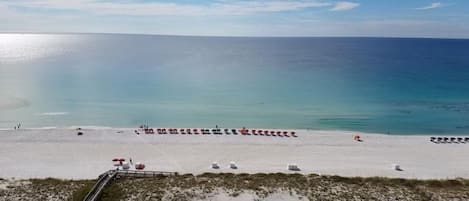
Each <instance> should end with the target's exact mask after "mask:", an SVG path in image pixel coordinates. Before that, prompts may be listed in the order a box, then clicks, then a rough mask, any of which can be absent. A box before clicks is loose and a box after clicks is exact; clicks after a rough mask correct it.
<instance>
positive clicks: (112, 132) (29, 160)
mask: <svg viewBox="0 0 469 201" xmlns="http://www.w3.org/2000/svg"><path fill="white" fill-rule="evenodd" d="M76 128H77V127H67V128H48V129H28V128H25V129H23V128H22V129H20V130H0V139H2V140H1V141H0V153H2V154H1V158H2V160H0V166H2V169H3V170H2V172H0V178H12V177H15V178H23V179H27V178H46V177H54V178H62V179H92V178H96V177H97V176H98V175H99V174H101V173H103V172H104V171H106V170H109V169H111V168H114V166H113V164H112V162H111V160H112V158H115V157H123V158H126V159H129V158H132V159H133V160H134V162H137V161H140V162H143V163H145V164H146V166H147V167H146V169H145V170H158V171H170V172H178V173H181V174H184V173H192V174H201V173H205V172H212V173H218V172H223V173H227V172H231V173H275V172H281V173H300V174H311V173H315V174H320V175H339V176H345V177H354V176H360V177H374V176H378V177H390V178H415V179H448V178H458V177H461V178H469V172H467V168H465V167H468V166H469V161H467V160H466V159H467V157H469V154H468V153H469V143H441V144H436V143H432V142H430V141H429V140H430V138H429V137H430V136H434V135H387V134H377V133H362V132H353V131H318V130H298V129H296V130H295V129H292V130H290V129H281V130H285V131H295V132H296V135H298V137H297V138H295V137H273V136H255V135H250V136H243V135H226V134H222V135H214V134H210V135H202V134H200V135H195V134H192V135H189V134H185V135H184V134H166V135H165V134H143V133H142V134H140V135H136V134H135V133H133V132H134V130H135V129H132V128H109V127H107V128H104V127H86V126H85V127H80V128H82V130H81V131H83V133H84V134H83V135H82V136H77V130H76ZM270 130H277V129H270ZM357 133H359V134H360V136H361V137H362V139H363V141H362V142H357V141H354V140H353V139H352V137H353V135H355V134H357ZM214 161H216V162H218V164H219V165H220V169H212V168H211V167H210V166H211V164H212V162H214ZM231 161H234V162H236V164H237V165H238V166H239V168H238V169H230V168H228V167H227V166H228V165H229V163H230V162H231ZM288 164H297V165H298V167H299V168H300V170H301V171H289V170H287V165H288ZM395 164H398V165H400V166H401V168H402V169H403V171H396V170H394V169H393V165H395Z"/></svg>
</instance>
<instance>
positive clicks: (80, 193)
mask: <svg viewBox="0 0 469 201" xmlns="http://www.w3.org/2000/svg"><path fill="white" fill-rule="evenodd" d="M95 182H96V181H94V180H86V181H83V185H82V186H81V188H79V189H77V190H75V191H74V192H73V194H72V198H71V200H72V201H83V199H84V198H85V196H86V194H88V192H90V191H91V189H92V188H93V186H94V184H95Z"/></svg>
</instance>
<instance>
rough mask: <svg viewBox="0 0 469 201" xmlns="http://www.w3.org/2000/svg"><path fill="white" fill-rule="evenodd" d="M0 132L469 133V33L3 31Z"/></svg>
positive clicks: (0, 67) (0, 56)
mask: <svg viewBox="0 0 469 201" xmlns="http://www.w3.org/2000/svg"><path fill="white" fill-rule="evenodd" d="M0 98H1V99H0V127H3V128H4V127H8V128H10V127H13V126H14V125H15V124H16V123H18V122H22V124H23V126H25V127H42V126H72V125H99V126H114V127H133V126H136V125H140V124H142V123H146V124H150V125H152V126H165V127H170V126H179V127H208V126H214V125H219V126H227V127H228V126H229V127H241V126H247V127H273V128H280V127H281V128H310V129H339V130H354V131H366V132H382V133H388V132H389V133H398V134H428V133H435V134H437V133H438V134H449V133H464V134H465V133H469V40H456V39H401V38H227V37H176V36H146V35H105V34H94V35H93V34H76V35H73V34H69V35H54V34H36V35H35V34H0Z"/></svg>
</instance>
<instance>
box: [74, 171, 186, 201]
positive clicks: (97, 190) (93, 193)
mask: <svg viewBox="0 0 469 201" xmlns="http://www.w3.org/2000/svg"><path fill="white" fill-rule="evenodd" d="M176 174H177V173H176V172H162V171H143V170H142V171H140V170H108V171H106V172H105V173H103V174H101V175H99V178H98V181H97V182H96V184H95V185H94V186H93V188H92V189H91V190H90V192H88V194H86V196H85V198H84V199H83V201H96V200H98V198H99V195H100V194H101V192H102V191H103V189H104V188H105V187H106V186H107V185H108V184H109V183H110V182H111V181H112V180H114V179H115V178H120V177H158V176H173V175H176Z"/></svg>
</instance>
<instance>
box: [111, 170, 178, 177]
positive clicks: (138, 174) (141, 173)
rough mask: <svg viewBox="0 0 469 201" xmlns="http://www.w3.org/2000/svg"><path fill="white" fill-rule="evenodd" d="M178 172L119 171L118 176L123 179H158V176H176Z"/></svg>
mask: <svg viewBox="0 0 469 201" xmlns="http://www.w3.org/2000/svg"><path fill="white" fill-rule="evenodd" d="M174 175H176V172H163V171H143V170H118V171H117V176H123V177H157V176H174Z"/></svg>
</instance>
